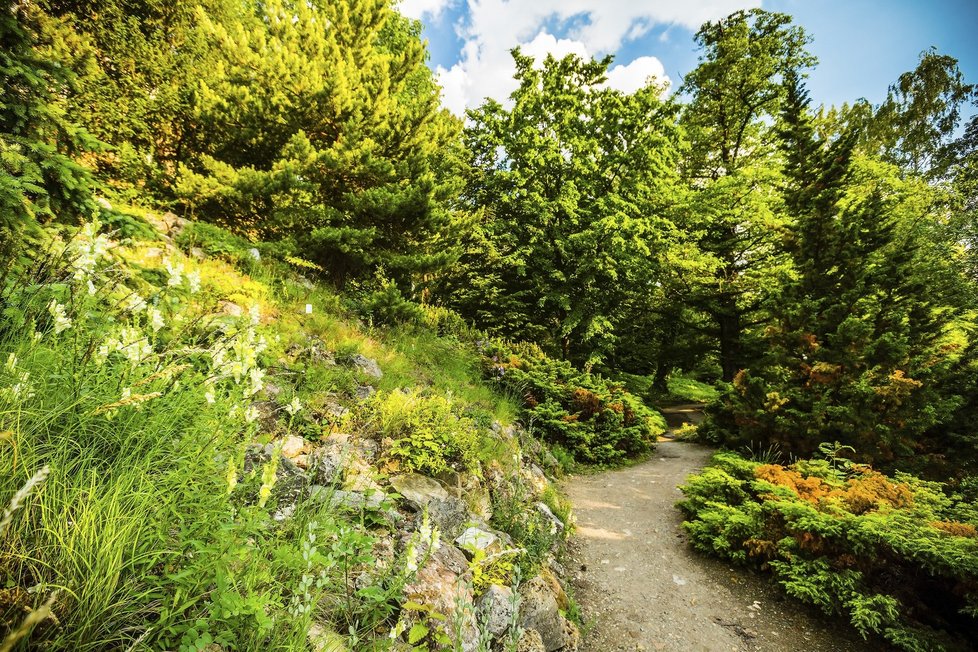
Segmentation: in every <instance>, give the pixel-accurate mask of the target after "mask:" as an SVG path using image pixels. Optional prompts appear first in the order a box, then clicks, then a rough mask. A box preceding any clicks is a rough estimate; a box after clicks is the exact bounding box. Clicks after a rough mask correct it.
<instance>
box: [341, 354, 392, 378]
mask: <svg viewBox="0 0 978 652" xmlns="http://www.w3.org/2000/svg"><path fill="white" fill-rule="evenodd" d="M347 361H348V363H349V365H350V366H351V367H355V368H356V369H357V371H359V372H360V373H362V374H363V375H365V376H369V377H370V378H376V379H378V380H379V379H381V378H383V377H384V372H383V371H381V370H380V365H379V364H377V361H376V360H374V359H372V358H368V357H367V356H365V355H363V354H361V353H354V354H353V355H351V356H350V357H349V358H347Z"/></svg>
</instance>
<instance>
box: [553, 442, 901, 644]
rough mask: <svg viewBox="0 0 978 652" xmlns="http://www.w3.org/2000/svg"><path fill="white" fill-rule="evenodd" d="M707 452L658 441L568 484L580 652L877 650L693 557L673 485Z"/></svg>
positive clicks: (746, 575)
mask: <svg viewBox="0 0 978 652" xmlns="http://www.w3.org/2000/svg"><path fill="white" fill-rule="evenodd" d="M710 453H711V451H710V450H709V449H707V448H705V447H702V446H698V445H696V444H687V443H680V442H664V443H660V444H659V445H658V448H657V449H656V454H655V457H653V458H652V459H651V460H649V461H648V462H645V463H643V464H640V465H637V466H634V467H631V468H627V469H622V470H619V471H611V472H608V473H601V474H598V475H593V476H580V477H575V478H571V479H570V480H569V481H568V482H567V484H566V487H565V488H566V490H567V493H568V495H569V496H570V499H571V502H572V503H573V505H574V511H575V513H576V517H577V534H576V536H575V537H574V538H573V539H572V541H571V545H570V555H569V560H568V564H567V566H568V570H569V571H570V574H571V578H572V582H571V583H572V586H573V588H574V597H575V598H576V600H577V602H578V603H579V604H580V605H581V608H582V612H583V615H584V619H585V628H584V632H585V633H584V641H583V644H582V648H581V649H582V652H611V651H613V650H650V651H651V650H665V651H667V652H691V651H705V652H723V651H727V650H731V651H737V652H743V651H745V650H746V651H754V650H758V651H770V652H788V651H791V652H794V651H796V650H804V651H806V652H845V651H847V650H853V651H856V650H879V649H882V648H880V647H877V646H876V645H870V644H868V643H866V642H864V641H863V640H862V639H860V638H859V637H858V635H856V634H855V633H853V632H851V631H850V630H849V628H848V627H846V626H845V625H843V623H842V622H841V621H838V620H835V621H831V620H828V619H826V618H824V617H822V616H821V615H820V614H817V613H814V612H813V611H812V610H810V609H809V608H807V607H806V606H805V605H802V604H800V603H798V602H796V601H794V600H791V599H790V598H786V597H784V596H783V594H782V593H781V592H780V591H779V590H778V589H777V587H775V586H772V585H771V583H770V582H769V581H768V580H767V579H766V578H764V577H762V576H760V575H758V574H754V573H751V572H749V571H745V570H742V569H734V568H732V567H731V566H730V565H729V564H727V563H724V562H723V561H720V560H716V559H711V558H708V557H705V556H703V555H699V554H697V553H696V552H694V551H693V550H692V549H691V548H690V547H689V546H688V545H687V543H686V541H685V538H684V536H683V534H682V530H681V528H680V527H679V525H680V523H681V521H682V517H681V514H680V512H679V511H678V510H677V509H676V508H675V503H676V501H678V500H679V499H681V498H682V494H681V493H680V492H679V490H678V489H677V486H678V485H680V484H682V483H683V481H684V480H685V479H686V476H687V475H689V474H690V473H692V472H694V471H696V470H697V469H699V468H701V467H702V466H703V465H704V464H705V463H706V461H707V460H708V459H709V456H710Z"/></svg>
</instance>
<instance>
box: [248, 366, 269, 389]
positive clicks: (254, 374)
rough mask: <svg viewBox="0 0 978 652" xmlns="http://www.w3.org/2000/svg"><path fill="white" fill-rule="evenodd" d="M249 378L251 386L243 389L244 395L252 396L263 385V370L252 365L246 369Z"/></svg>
mask: <svg viewBox="0 0 978 652" xmlns="http://www.w3.org/2000/svg"><path fill="white" fill-rule="evenodd" d="M248 376H249V377H250V379H251V387H250V388H249V389H248V390H246V391H245V395H246V396H254V395H255V394H257V393H258V392H260V391H261V390H262V388H263V387H264V386H265V371H264V370H263V369H261V368H259V367H252V368H251V369H249V370H248Z"/></svg>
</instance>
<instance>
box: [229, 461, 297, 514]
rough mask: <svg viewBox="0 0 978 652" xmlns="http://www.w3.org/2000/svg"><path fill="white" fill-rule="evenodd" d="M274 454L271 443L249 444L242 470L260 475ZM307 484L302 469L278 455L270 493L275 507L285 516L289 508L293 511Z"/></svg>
mask: <svg viewBox="0 0 978 652" xmlns="http://www.w3.org/2000/svg"><path fill="white" fill-rule="evenodd" d="M274 454H275V448H274V447H273V446H272V445H271V444H267V445H265V446H261V445H258V444H253V445H251V446H249V447H248V450H246V451H245V458H244V472H245V473H257V474H258V475H261V472H262V469H263V468H264V466H265V465H266V464H268V463H269V462H270V461H271V459H272V455H274ZM308 486H309V478H307V477H306V476H305V474H304V473H303V472H302V469H300V468H299V467H298V466H296V465H295V464H293V463H292V462H291V461H290V460H289V459H288V458H285V457H280V458H279V460H278V465H277V466H276V468H275V486H274V487H272V495H271V498H272V500H274V501H275V504H276V506H277V508H278V509H279V510H280V511H282V512H283V514H285V515H286V516H287V515H288V513H289V512H290V509H291V510H292V511H294V510H295V506H296V505H297V504H298V503H299V501H301V500H302V499H303V498H304V497H305V495H306V491H307V488H308Z"/></svg>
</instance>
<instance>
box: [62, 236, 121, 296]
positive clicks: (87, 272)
mask: <svg viewBox="0 0 978 652" xmlns="http://www.w3.org/2000/svg"><path fill="white" fill-rule="evenodd" d="M101 227H102V224H101V223H100V222H99V221H98V220H93V221H92V222H90V223H88V224H86V225H85V226H83V227H82V228H81V230H79V231H78V234H77V235H76V236H75V238H74V239H73V240H72V241H71V244H70V245H69V252H70V253H71V255H72V256H73V259H72V262H71V266H72V267H73V268H74V270H75V273H74V275H73V277H74V279H75V280H76V281H83V280H88V292H89V294H95V286H94V285H93V284H92V282H91V280H89V277H90V276H91V275H92V273H93V272H94V271H95V267H96V265H98V263H99V261H100V260H102V258H104V257H105V255H106V254H107V253H108V252H109V247H110V246H111V241H110V240H109V238H108V237H107V236H104V235H99V233H98V231H99V229H100V228H101Z"/></svg>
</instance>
